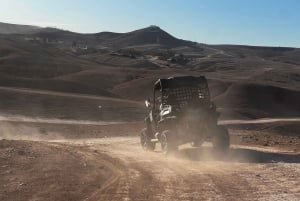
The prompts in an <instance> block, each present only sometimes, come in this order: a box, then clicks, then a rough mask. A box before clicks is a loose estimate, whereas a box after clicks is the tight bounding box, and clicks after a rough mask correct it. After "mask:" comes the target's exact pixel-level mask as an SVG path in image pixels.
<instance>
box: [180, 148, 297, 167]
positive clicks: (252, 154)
mask: <svg viewBox="0 0 300 201" xmlns="http://www.w3.org/2000/svg"><path fill="white" fill-rule="evenodd" d="M176 157H180V158H183V159H187V160H193V161H216V160H217V161H224V162H239V163H277V162H284V163H300V154H292V153H273V152H267V151H259V150H254V149H248V148H230V149H229V150H228V151H227V152H226V153H222V154H220V153H216V152H214V150H213V148H212V147H200V148H185V149H180V150H178V152H177V153H176Z"/></svg>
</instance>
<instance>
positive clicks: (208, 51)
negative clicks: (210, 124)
mask: <svg viewBox="0 0 300 201" xmlns="http://www.w3.org/2000/svg"><path fill="white" fill-rule="evenodd" d="M157 38H160V40H159V42H158V40H157ZM299 58H300V51H299V49H298V48H289V47H254V46H237V45H207V44H200V43H194V42H191V41H185V40H181V39H177V38H175V37H173V36H171V35H169V34H168V33H167V32H165V31H163V30H162V29H160V28H159V27H156V26H150V27H147V28H144V29H140V30H136V31H133V32H130V33H111V32H102V33H96V34H79V33H73V32H68V31H63V30H58V29H52V28H39V27H31V26H19V25H10V24H4V23H0V174H1V175H0V186H1V187H0V200H8V201H10V200H11V201H16V200H57V201H59V200H62V201H65V200H72V201H73V200H101V201H102V200H104V201H106V200H116V201H119V200H124V201H125V200H133V201H135V200H153V201H154V200H155V201H156V200H162V201H164V200H170V201H171V200H184V201H185V200H186V201H187V200H228V201H229V200H249V201H250V200H295V201H296V200H300V133H299V131H300V104H299V103H300V60H299ZM183 75H193V76H199V75H205V76H206V77H207V79H208V84H209V88H210V92H211V98H212V100H213V101H214V102H215V103H216V106H217V110H218V111H219V112H220V113H221V116H220V119H219V122H218V124H220V125H224V126H226V127H227V128H228V130H229V133H230V144H231V146H230V149H229V151H228V153H226V154H225V155H223V156H220V155H217V154H214V152H213V151H212V146H211V144H210V143H205V144H204V145H203V146H202V147H200V148H193V147H191V146H190V145H189V144H184V145H182V146H180V147H179V150H178V151H177V152H175V153H174V154H172V155H170V156H164V155H163V154H162V153H161V149H160V144H159V143H158V144H157V145H156V149H155V150H154V151H153V152H149V151H144V150H143V149H142V148H141V146H140V142H139V133H140V131H141V129H142V128H143V127H144V122H143V120H144V118H145V116H146V114H147V109H146V107H145V106H144V100H145V99H147V98H150V97H152V93H153V84H154V82H155V80H157V79H158V78H166V77H171V76H183Z"/></svg>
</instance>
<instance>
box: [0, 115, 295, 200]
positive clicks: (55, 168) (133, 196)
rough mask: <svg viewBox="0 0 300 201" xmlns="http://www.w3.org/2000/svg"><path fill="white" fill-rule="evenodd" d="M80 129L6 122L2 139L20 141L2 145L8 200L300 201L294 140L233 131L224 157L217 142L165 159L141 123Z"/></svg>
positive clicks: (3, 195) (2, 182)
mask: <svg viewBox="0 0 300 201" xmlns="http://www.w3.org/2000/svg"><path fill="white" fill-rule="evenodd" d="M77 123H78V124H77V125H76V124H74V125H72V124H70V123H68V124H57V123H54V122H50V123H45V122H19V123H18V122H13V123H12V122H9V121H7V120H6V121H1V128H2V130H1V134H0V135H1V138H4V132H3V131H4V130H3V128H4V127H6V128H7V129H6V130H5V133H6V134H7V133H8V132H11V134H12V135H10V136H7V135H6V136H5V138H6V139H7V140H1V141H0V157H1V160H0V163H1V164H0V168H1V177H0V178H1V179H0V186H1V190H0V200H299V199H300V188H299V186H300V183H299V178H300V171H299V170H300V166H299V164H300V150H299V149H293V150H291V149H290V145H289V144H288V142H289V141H288V140H287V141H285V140H283V141H281V144H277V145H275V144H274V146H273V145H272V141H274V140H275V141H276V140H278V139H276V138H274V139H273V138H270V139H268V141H269V142H270V145H269V146H264V145H263V144H260V143H259V142H257V141H255V140H254V141H249V140H247V138H243V137H245V136H248V137H249V136H251V135H249V132H251V131H245V130H235V129H233V130H231V141H232V143H233V144H234V145H232V146H231V149H230V150H229V152H228V154H226V155H225V156H224V157H222V158H220V157H218V156H215V155H214V154H212V150H211V147H210V144H209V143H207V144H205V145H204V146H203V147H202V148H191V147H190V146H189V145H183V146H181V147H180V149H179V151H178V153H176V154H175V155H173V156H169V157H165V156H163V154H162V153H160V146H159V144H157V148H156V150H155V151H154V152H145V151H143V150H142V149H141V147H140V145H139V138H138V137H137V134H138V133H137V130H139V129H140V128H141V126H142V125H141V124H140V123H131V124H126V123H125V124H124V123H123V124H116V123H109V124H107V125H104V123H102V125H101V124H98V125H93V124H80V121H79V122H77ZM223 123H224V122H223ZM227 123H228V122H227ZM231 123H232V122H231ZM97 131H98V132H97ZM247 132H248V133H247ZM17 133H19V134H20V135H17ZM54 133H55V134H56V135H54ZM121 133H123V137H120V135H121ZM13 134H15V135H13ZM256 134H258V133H256ZM107 136H115V137H107ZM257 137H258V138H259V139H260V140H263V138H264V136H263V135H261V137H260V135H257ZM261 138H262V139H261ZM26 139H27V140H30V141H24V140H26ZM290 139H291V138H290ZM32 140H33V141H32ZM237 144H240V145H237ZM292 144H293V145H294V147H295V146H296V147H297V146H298V147H299V145H300V138H299V137H298V136H297V137H295V138H294V139H293V143H292Z"/></svg>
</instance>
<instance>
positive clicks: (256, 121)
mask: <svg viewBox="0 0 300 201" xmlns="http://www.w3.org/2000/svg"><path fill="white" fill-rule="evenodd" d="M275 122H300V118H263V119H253V120H239V119H235V120H221V121H219V122H218V123H219V124H220V125H233V124H265V123H275Z"/></svg>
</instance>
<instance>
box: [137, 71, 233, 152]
mask: <svg viewBox="0 0 300 201" xmlns="http://www.w3.org/2000/svg"><path fill="white" fill-rule="evenodd" d="M151 102H152V103H151ZM145 104H146V107H147V108H148V109H149V114H148V115H147V117H146V118H145V123H146V127H145V128H144V129H143V130H142V131H141V134H140V143H141V146H142V148H143V149H145V150H154V149H155V145H156V143H157V142H160V144H161V149H162V152H163V153H164V154H169V153H171V152H174V151H176V150H177V147H178V146H179V145H182V144H185V143H191V145H192V146H194V147H198V146H201V144H202V143H203V142H204V141H211V142H212V144H213V146H214V149H215V150H217V151H220V152H224V151H226V150H227V149H228V147H229V134H228V131H227V129H226V128H225V127H224V126H221V125H217V120H218V117H219V115H220V114H219V113H218V112H217V111H216V106H215V104H214V103H213V102H212V101H211V100H210V93H209V89H208V84H207V80H206V78H205V77H204V76H199V77H194V76H183V77H171V78H168V79H159V80H157V81H156V82H155V84H154V90H153V101H150V100H149V99H148V100H146V101H145Z"/></svg>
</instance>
